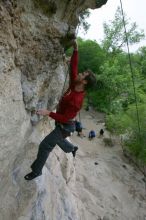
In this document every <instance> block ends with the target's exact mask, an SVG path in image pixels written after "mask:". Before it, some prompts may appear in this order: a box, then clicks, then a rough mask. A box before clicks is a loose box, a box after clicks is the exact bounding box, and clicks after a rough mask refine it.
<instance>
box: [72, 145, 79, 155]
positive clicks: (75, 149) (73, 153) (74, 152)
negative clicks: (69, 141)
mask: <svg viewBox="0 0 146 220" xmlns="http://www.w3.org/2000/svg"><path fill="white" fill-rule="evenodd" d="M77 150H78V147H74V150H73V151H72V155H73V157H75V156H76V151H77Z"/></svg>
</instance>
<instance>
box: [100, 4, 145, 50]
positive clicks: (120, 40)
mask: <svg viewBox="0 0 146 220" xmlns="http://www.w3.org/2000/svg"><path fill="white" fill-rule="evenodd" d="M124 20H125V25H126V32H127V38H128V42H129V44H130V45H132V44H135V43H138V42H140V40H141V39H143V38H144V37H145V35H144V31H143V30H140V31H138V30H137V29H138V27H137V24H136V23H135V22H134V23H131V24H129V19H127V18H126V15H124ZM103 28H104V40H103V41H102V44H103V48H104V49H105V50H106V51H107V52H115V51H118V50H119V49H121V48H122V47H124V46H125V45H126V34H125V32H124V25H123V18H122V13H121V10H120V7H118V8H117V11H116V13H115V18H114V20H113V21H110V22H109V23H104V24H103Z"/></svg>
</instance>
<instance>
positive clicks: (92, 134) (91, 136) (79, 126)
mask: <svg viewBox="0 0 146 220" xmlns="http://www.w3.org/2000/svg"><path fill="white" fill-rule="evenodd" d="M75 127H76V132H77V135H78V136H79V137H81V138H83V137H85V135H84V134H83V131H82V130H83V126H82V123H81V122H80V121H77V120H76V121H75ZM103 134H104V130H103V129H100V131H99V135H100V136H103ZM95 137H96V132H95V131H94V130H90V131H89V134H88V138H89V140H92V139H94V138H95Z"/></svg>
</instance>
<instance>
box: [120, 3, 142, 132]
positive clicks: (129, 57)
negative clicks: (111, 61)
mask: <svg viewBox="0 0 146 220" xmlns="http://www.w3.org/2000/svg"><path fill="white" fill-rule="evenodd" d="M120 7H121V13H122V20H123V26H124V32H125V37H126V44H127V51H128V59H129V65H130V72H131V78H132V85H133V91H134V99H135V106H136V116H137V123H138V129H139V135H140V134H141V131H140V130H141V129H140V120H139V112H138V104H137V96H136V89H135V81H134V73H133V68H132V62H131V55H130V50H129V41H128V36H127V30H126V23H125V18H124V11H123V5H122V0H120ZM140 136H141V135H140Z"/></svg>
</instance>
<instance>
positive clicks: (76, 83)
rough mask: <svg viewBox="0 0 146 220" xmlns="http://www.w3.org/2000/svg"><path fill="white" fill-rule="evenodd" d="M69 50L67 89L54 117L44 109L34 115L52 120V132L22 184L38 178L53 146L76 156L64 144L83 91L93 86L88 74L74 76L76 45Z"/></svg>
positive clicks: (78, 109)
mask: <svg viewBox="0 0 146 220" xmlns="http://www.w3.org/2000/svg"><path fill="white" fill-rule="evenodd" d="M72 47H73V49H74V50H73V54H72V57H71V61H70V85H69V88H68V89H67V91H66V92H65V94H64V95H63V96H62V98H61V100H60V102H59V104H58V107H57V111H56V113H55V112H50V111H48V110H46V109H40V110H38V111H37V114H39V115H43V116H49V117H51V118H53V119H54V120H55V129H54V130H53V131H52V132H51V133H50V134H49V135H47V136H46V137H45V138H44V139H43V140H42V142H41V143H40V145H39V150H38V154H37V158H36V160H35V161H34V162H33V163H32V165H31V169H32V172H30V173H28V174H27V175H26V176H25V177H24V178H25V179H26V180H32V179H34V178H36V177H37V176H40V175H41V174H42V168H43V166H44V165H45V162H46V160H47V158H48V156H49V154H50V152H51V151H52V150H53V148H54V147H55V145H56V144H57V145H58V146H59V147H60V148H61V149H62V150H63V151H64V152H66V153H70V152H72V154H73V157H75V156H76V151H77V150H78V147H77V146H74V145H73V144H72V143H70V142H69V141H68V140H66V137H68V136H70V134H71V132H74V131H75V122H74V120H73V119H74V118H75V117H76V115H77V113H78V112H79V111H80V109H81V107H82V103H83V99H84V96H85V90H86V89H87V88H91V87H93V86H94V85H95V82H96V77H95V75H94V74H93V73H92V72H91V71H90V70H87V71H85V72H83V73H79V74H78V45H77V41H76V39H74V40H72Z"/></svg>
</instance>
